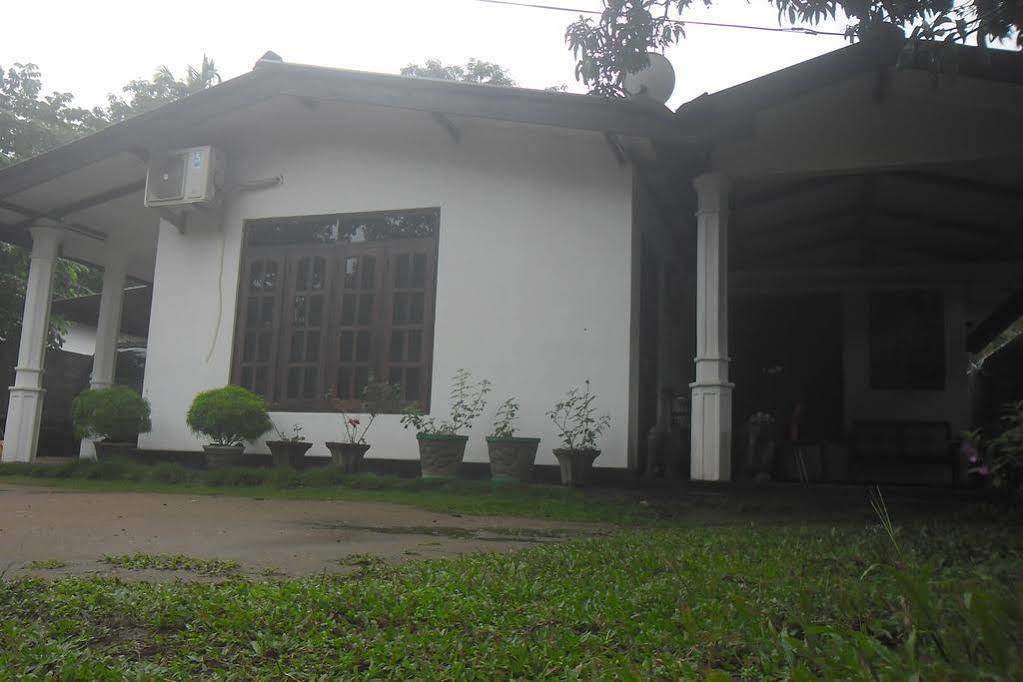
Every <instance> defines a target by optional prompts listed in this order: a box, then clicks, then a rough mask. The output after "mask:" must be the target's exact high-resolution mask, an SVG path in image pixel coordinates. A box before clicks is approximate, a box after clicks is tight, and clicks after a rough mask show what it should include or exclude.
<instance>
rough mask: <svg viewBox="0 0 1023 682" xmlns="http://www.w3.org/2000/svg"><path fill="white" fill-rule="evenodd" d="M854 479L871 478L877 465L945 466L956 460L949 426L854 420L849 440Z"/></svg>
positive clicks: (952, 471) (913, 422) (932, 422)
mask: <svg viewBox="0 0 1023 682" xmlns="http://www.w3.org/2000/svg"><path fill="white" fill-rule="evenodd" d="M849 449H850V464H851V468H852V472H851V473H852V477H853V480H872V477H871V474H872V473H873V470H876V469H877V468H879V465H885V466H886V468H889V469H890V468H891V467H890V466H889V465H900V466H906V465H919V466H920V467H925V466H926V467H941V468H948V469H949V470H950V471H951V473H952V475H953V479H954V478H955V473H956V466H957V460H956V456H955V448H954V444H953V442H952V432H951V427H950V426H949V424H948V422H943V421H894V420H892V421H888V420H876V421H857V422H854V423H853V427H852V433H851V435H850V439H849Z"/></svg>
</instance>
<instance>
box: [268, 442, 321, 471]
mask: <svg viewBox="0 0 1023 682" xmlns="http://www.w3.org/2000/svg"><path fill="white" fill-rule="evenodd" d="M266 446H267V447H268V448H270V457H271V459H273V464H274V466H275V467H288V466H290V467H293V468H295V469H301V468H302V465H303V464H304V463H305V453H306V451H308V450H309V448H311V447H312V446H313V444H312V443H307V442H305V441H304V440H268V441H267V442H266Z"/></svg>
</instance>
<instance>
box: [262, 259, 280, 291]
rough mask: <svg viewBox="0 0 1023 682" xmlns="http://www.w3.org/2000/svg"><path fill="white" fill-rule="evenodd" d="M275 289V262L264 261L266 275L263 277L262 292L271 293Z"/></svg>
mask: <svg viewBox="0 0 1023 682" xmlns="http://www.w3.org/2000/svg"><path fill="white" fill-rule="evenodd" d="M276 288H277V261H272V260H268V261H266V274H265V275H263V291H264V292H272V291H274V290H275V289H276Z"/></svg>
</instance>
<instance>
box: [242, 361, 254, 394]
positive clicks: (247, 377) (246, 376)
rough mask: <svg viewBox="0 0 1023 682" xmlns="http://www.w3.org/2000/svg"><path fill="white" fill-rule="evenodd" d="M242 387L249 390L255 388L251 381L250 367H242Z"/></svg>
mask: <svg viewBox="0 0 1023 682" xmlns="http://www.w3.org/2000/svg"><path fill="white" fill-rule="evenodd" d="M242 387H244V388H247V389H249V390H250V391H251V390H252V389H253V388H255V386H254V385H253V383H252V368H251V367H242Z"/></svg>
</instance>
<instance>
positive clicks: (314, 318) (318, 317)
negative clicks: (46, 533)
mask: <svg viewBox="0 0 1023 682" xmlns="http://www.w3.org/2000/svg"><path fill="white" fill-rule="evenodd" d="M321 324H323V296H310V297H309V326H310V327H319V326H320V325H321Z"/></svg>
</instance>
